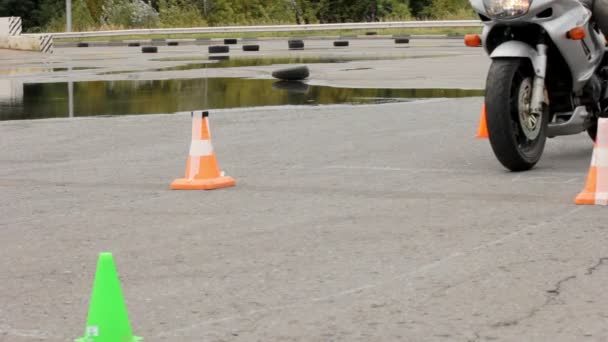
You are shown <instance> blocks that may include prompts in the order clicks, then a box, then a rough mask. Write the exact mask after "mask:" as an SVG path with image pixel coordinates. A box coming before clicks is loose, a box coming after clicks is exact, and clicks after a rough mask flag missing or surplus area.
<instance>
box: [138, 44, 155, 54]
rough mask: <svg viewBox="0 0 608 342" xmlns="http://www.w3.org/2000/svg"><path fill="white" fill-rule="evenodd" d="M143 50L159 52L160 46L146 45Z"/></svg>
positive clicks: (145, 51)
mask: <svg viewBox="0 0 608 342" xmlns="http://www.w3.org/2000/svg"><path fill="white" fill-rule="evenodd" d="M141 52H143V53H157V52H158V48H157V47H156V46H144V47H142V48H141Z"/></svg>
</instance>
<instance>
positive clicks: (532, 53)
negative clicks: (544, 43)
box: [490, 40, 547, 78]
mask: <svg viewBox="0 0 608 342" xmlns="http://www.w3.org/2000/svg"><path fill="white" fill-rule="evenodd" d="M500 57H522V58H528V59H529V60H530V61H531V62H532V66H533V67H534V73H536V75H537V76H539V77H543V78H544V77H545V72H544V71H545V70H547V59H546V58H544V57H541V56H539V54H538V52H537V51H536V50H534V49H533V48H532V47H531V46H530V45H528V44H526V43H524V42H520V41H518V40H510V41H508V42H504V43H502V44H500V45H499V46H498V47H496V49H494V51H492V54H490V58H500Z"/></svg>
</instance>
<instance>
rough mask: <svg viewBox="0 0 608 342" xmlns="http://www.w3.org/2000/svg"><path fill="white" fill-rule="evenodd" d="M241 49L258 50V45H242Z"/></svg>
mask: <svg viewBox="0 0 608 342" xmlns="http://www.w3.org/2000/svg"><path fill="white" fill-rule="evenodd" d="M243 51H260V46H259V45H243Z"/></svg>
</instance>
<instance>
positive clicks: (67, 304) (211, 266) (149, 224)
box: [0, 48, 608, 342]
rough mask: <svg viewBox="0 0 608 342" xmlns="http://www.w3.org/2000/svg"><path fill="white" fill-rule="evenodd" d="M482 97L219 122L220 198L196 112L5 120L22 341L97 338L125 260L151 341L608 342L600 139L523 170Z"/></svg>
mask: <svg viewBox="0 0 608 342" xmlns="http://www.w3.org/2000/svg"><path fill="white" fill-rule="evenodd" d="M446 49H448V50H446V51H451V50H449V48H446ZM0 54H2V52H0ZM471 58H473V57H471ZM442 60H443V61H445V63H450V62H453V63H454V61H455V60H451V59H450V57H444V58H442ZM456 60H459V59H456ZM474 60H476V59H475V58H473V61H474ZM387 63H390V62H387ZM471 63H472V62H471ZM486 63H487V62H486ZM383 65H384V64H383ZM420 65H421V68H420V70H418V71H417V72H419V73H426V75H427V78H428V80H425V82H431V81H429V80H433V82H435V83H432V84H431V83H429V86H437V85H438V86H443V87H450V84H451V83H450V79H451V76H450V75H445V74H443V73H442V72H439V71H437V73H433V72H434V71H433V68H432V67H430V66H432V65H434V64H433V63H424V62H423V63H421V64H420ZM452 65H453V64H452ZM423 66H428V68H427V69H425V68H424V67H423ZM464 68H467V66H463V69H464ZM480 69H481V68H480ZM459 72H460V71H459ZM484 77H485V70H478V71H477V73H476V74H472V75H471V78H470V81H471V84H474V83H475V82H483V79H484ZM351 81H352V80H351ZM327 82H331V79H329V80H327ZM352 82H357V80H354V81H352ZM381 82H382V80H381V79H380V78H378V79H375V80H374V83H375V84H376V83H381ZM388 82H390V80H388ZM481 103H482V99H481V98H462V99H433V100H421V101H413V102H406V103H392V104H381V105H359V106H343V105H336V106H285V107H272V108H249V109H232V110H212V111H211V122H212V123H211V126H212V129H213V139H214V140H213V144H214V147H215V150H216V153H217V157H218V160H219V163H220V165H221V167H222V168H223V169H224V170H225V171H226V173H227V174H228V175H231V176H233V177H234V178H235V179H236V180H237V182H238V183H237V186H236V187H234V188H230V189H223V190H219V191H212V192H173V191H170V190H168V187H169V184H170V183H171V181H172V180H173V179H175V178H178V177H181V176H182V174H183V172H184V167H185V162H186V154H187V152H188V147H189V142H190V116H189V114H188V113H176V114H161V115H148V116H120V117H98V118H76V119H68V118H66V119H45V120H31V121H4V122H0V142H1V145H0V146H1V148H0V166H1V167H0V193H1V194H2V196H0V241H1V248H0V260H1V261H0V263H1V267H0V299H1V300H0V341H3V342H4V341H6V342H22V341H68V340H72V339H74V338H77V337H80V336H81V335H82V333H83V332H84V325H85V319H86V314H87V309H88V300H89V295H90V290H91V286H92V281H93V276H94V271H95V264H96V261H97V255H98V253H100V252H103V251H109V252H113V253H114V257H115V260H116V262H117V266H118V271H119V273H120V275H121V281H122V287H123V292H124V295H125V299H126V302H127V306H128V309H129V314H130V318H131V323H132V327H133V331H134V332H135V333H136V334H137V335H139V336H143V337H144V338H145V341H193V342H196V341H608V296H606V295H605V284H606V283H607V282H608V247H607V246H608V234H607V230H608V225H607V224H606V211H605V210H606V209H605V208H603V207H577V206H575V205H574V204H573V199H574V197H575V196H576V195H577V194H578V192H579V191H581V190H582V188H583V186H584V184H585V179H586V175H587V171H588V167H589V162H590V158H591V151H592V148H593V146H592V143H591V141H590V140H589V139H588V138H587V137H586V136H585V135H582V134H581V135H576V136H569V137H561V138H556V139H552V140H550V141H549V142H548V144H547V148H546V152H545V155H544V156H543V159H542V160H541V162H540V163H539V164H538V166H537V167H536V168H535V169H534V170H532V171H530V172H525V173H510V172H507V171H505V170H504V169H503V168H502V167H501V166H500V165H499V163H498V162H497V161H496V160H495V158H494V156H493V155H492V151H491V149H490V146H489V144H488V141H487V140H477V139H474V135H475V133H476V130H477V123H478V119H479V110H480V107H481Z"/></svg>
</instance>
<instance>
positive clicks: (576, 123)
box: [547, 106, 592, 138]
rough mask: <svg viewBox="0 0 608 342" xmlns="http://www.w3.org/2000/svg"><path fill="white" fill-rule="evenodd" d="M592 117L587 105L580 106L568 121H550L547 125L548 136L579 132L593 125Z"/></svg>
mask: <svg viewBox="0 0 608 342" xmlns="http://www.w3.org/2000/svg"><path fill="white" fill-rule="evenodd" d="M591 117H592V116H591V114H590V113H589V112H588V111H587V108H586V107H585V106H578V107H576V109H574V112H573V113H572V116H570V119H569V120H568V121H566V122H560V123H550V124H549V125H548V127H547V137H549V138H553V137H556V136H559V135H572V134H579V133H580V132H582V131H584V130H586V129H587V128H589V127H590V126H591Z"/></svg>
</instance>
